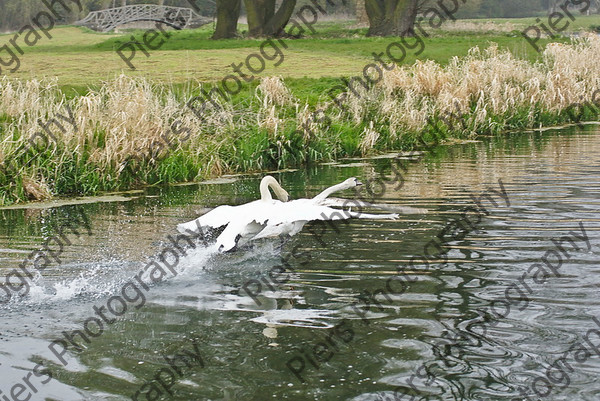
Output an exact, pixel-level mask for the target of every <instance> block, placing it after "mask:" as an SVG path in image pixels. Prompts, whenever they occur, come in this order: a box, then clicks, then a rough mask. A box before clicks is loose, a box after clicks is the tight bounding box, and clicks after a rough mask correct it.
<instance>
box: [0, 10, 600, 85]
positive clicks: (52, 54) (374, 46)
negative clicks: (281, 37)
mask: <svg viewBox="0 0 600 401" xmlns="http://www.w3.org/2000/svg"><path fill="white" fill-rule="evenodd" d="M581 19H582V20H585V21H586V22H585V24H587V25H591V24H592V23H598V24H600V18H599V17H596V16H593V17H581ZM473 21H479V22H484V20H473ZM506 21H507V20H497V22H499V23H501V22H506ZM510 21H512V22H514V23H518V24H520V25H523V26H524V25H525V24H526V23H528V22H531V21H533V19H531V20H529V19H517V20H510ZM577 21H579V19H578V20H577ZM581 24H584V23H583V22H581ZM240 30H241V31H242V32H243V31H244V26H240ZM426 30H427V32H428V33H430V34H431V37H429V38H424V44H425V50H424V51H423V52H422V53H421V54H419V55H418V56H417V55H415V52H416V50H414V51H409V52H407V56H406V58H405V60H404V62H403V63H404V64H412V63H414V61H415V60H417V59H422V60H424V59H431V60H434V61H436V62H438V63H441V64H445V63H447V62H448V60H450V58H451V57H453V56H461V55H465V54H466V53H467V51H468V50H469V49H470V48H471V47H473V46H482V47H487V46H488V45H489V44H490V43H492V42H493V43H497V44H498V45H499V46H500V47H501V48H507V49H509V50H510V51H511V52H513V53H514V54H515V55H517V56H519V57H522V58H525V59H528V60H535V59H536V58H538V57H539V54H537V53H536V52H535V51H534V49H532V48H531V46H528V44H527V43H526V42H525V41H524V40H523V38H522V37H521V35H519V34H518V32H511V33H503V32H478V33H473V32H470V33H469V32H454V31H444V30H443V29H442V30H432V29H430V28H429V27H426ZM144 32H145V31H142V30H133V31H127V32H122V33H118V34H115V33H108V34H106V33H97V32H94V31H91V30H89V29H87V28H81V27H60V28H55V29H53V30H52V31H51V35H52V39H48V38H46V37H43V38H42V39H40V40H39V42H38V43H37V44H36V45H35V46H33V47H27V46H24V45H23V47H24V50H25V54H24V55H22V56H20V61H21V67H20V69H19V70H18V71H17V72H16V73H12V74H10V76H11V77H15V78H18V79H23V80H26V79H33V78H42V77H57V78H58V81H59V83H60V85H62V86H63V87H64V88H65V89H70V88H72V89H75V91H76V93H82V92H83V91H85V88H86V87H87V86H97V85H99V84H100V83H101V82H102V81H105V80H107V79H111V78H113V77H115V76H117V75H119V74H121V73H124V74H127V75H131V76H136V77H145V78H149V79H151V80H153V81H156V82H164V83H170V84H182V83H189V82H195V81H202V82H210V81H218V80H220V79H222V78H223V77H224V76H226V75H227V74H229V73H231V72H232V68H231V66H230V65H231V64H232V63H240V62H243V61H244V60H246V58H247V57H248V55H250V54H252V53H255V52H257V51H258V50H259V46H260V44H261V43H262V40H257V39H244V38H241V39H230V40H219V41H214V40H210V39H209V38H210V35H211V34H212V26H211V25H209V26H206V27H203V28H200V29H195V30H184V31H168V34H169V35H170V37H169V38H164V40H165V42H164V44H163V45H162V46H161V47H160V48H159V49H157V50H154V51H152V50H150V51H149V54H150V57H146V56H144V54H143V53H142V52H141V51H140V50H139V49H138V50H137V52H136V56H135V58H134V59H133V60H132V63H133V64H134V65H135V67H136V70H135V71H133V70H131V69H130V68H129V67H128V66H127V64H126V63H125V62H124V61H123V60H122V59H121V58H120V57H119V55H118V54H117V53H116V50H117V49H119V48H120V47H121V46H122V44H123V43H125V42H128V41H130V38H131V36H132V35H133V36H134V37H135V38H136V40H139V41H140V42H142V41H143V40H142V37H143V34H144ZM365 34H366V28H356V27H354V26H353V23H352V22H322V23H319V24H317V26H316V33H315V34H311V35H307V36H306V38H303V39H295V40H293V39H285V43H286V44H287V46H288V48H287V49H283V48H282V51H283V52H284V57H285V58H284V61H283V62H282V63H281V64H280V65H279V66H274V63H275V61H277V60H275V61H273V62H269V61H267V65H266V68H265V70H264V71H263V72H262V73H261V74H260V76H269V75H280V76H283V77H284V78H293V79H301V78H318V79H320V78H339V77H342V76H352V75H356V74H360V73H361V71H362V68H363V66H364V65H365V64H366V63H368V62H369V61H371V60H372V53H373V52H377V53H381V52H384V51H385V50H386V47H387V46H388V45H389V44H390V43H392V42H395V41H398V38H367V37H365ZM12 37H13V35H12V34H11V35H0V46H2V45H3V44H6V43H8V41H9V40H10V39H11V38H12ZM161 38H162V36H161ZM157 40H158V39H157ZM565 40H566V39H562V41H565ZM276 43H277V42H276ZM539 43H540V44H541V45H545V44H546V43H548V40H541V41H540V42H539ZM278 45H280V44H278ZM269 51H270V49H269ZM126 57H127V54H126Z"/></svg>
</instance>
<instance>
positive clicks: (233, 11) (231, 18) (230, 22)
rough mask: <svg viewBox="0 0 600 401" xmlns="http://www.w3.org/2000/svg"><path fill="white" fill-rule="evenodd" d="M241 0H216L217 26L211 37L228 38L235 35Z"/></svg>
mask: <svg viewBox="0 0 600 401" xmlns="http://www.w3.org/2000/svg"><path fill="white" fill-rule="evenodd" d="M241 5H242V2H241V0H217V26H216V27H215V33H214V34H213V36H212V38H213V39H229V38H235V37H236V36H237V23H238V19H239V18H240V7H241Z"/></svg>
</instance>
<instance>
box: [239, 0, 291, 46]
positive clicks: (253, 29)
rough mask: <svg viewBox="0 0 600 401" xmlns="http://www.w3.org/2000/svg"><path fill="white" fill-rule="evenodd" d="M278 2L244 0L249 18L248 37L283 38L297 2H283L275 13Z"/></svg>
mask: <svg viewBox="0 0 600 401" xmlns="http://www.w3.org/2000/svg"><path fill="white" fill-rule="evenodd" d="M275 1H276V0H244V4H245V5H246V14H247V16H248V36H250V37H260V36H282V35H283V32H284V31H283V29H284V28H285V26H286V25H287V23H288V22H289V20H290V18H291V16H292V13H293V12H294V8H295V7H296V0H283V3H281V6H280V7H279V9H278V10H277V11H275V8H276V7H275Z"/></svg>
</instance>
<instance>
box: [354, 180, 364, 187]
mask: <svg viewBox="0 0 600 401" xmlns="http://www.w3.org/2000/svg"><path fill="white" fill-rule="evenodd" d="M355 181H356V186H359V185H362V184H363V183H362V182H360V181H358V180H355Z"/></svg>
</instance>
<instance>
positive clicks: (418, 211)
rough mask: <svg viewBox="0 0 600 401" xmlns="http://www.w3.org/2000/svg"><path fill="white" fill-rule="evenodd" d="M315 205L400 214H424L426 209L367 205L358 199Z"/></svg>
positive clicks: (325, 200)
mask: <svg viewBox="0 0 600 401" xmlns="http://www.w3.org/2000/svg"><path fill="white" fill-rule="evenodd" d="M317 204H319V205H321V206H337V207H349V208H356V207H369V208H373V209H379V210H387V211H390V212H397V213H402V214H426V213H427V209H422V208H417V207H410V206H398V205H390V204H380V203H369V202H365V201H361V200H358V199H342V198H327V199H323V200H320V201H319V202H318V203H317Z"/></svg>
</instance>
